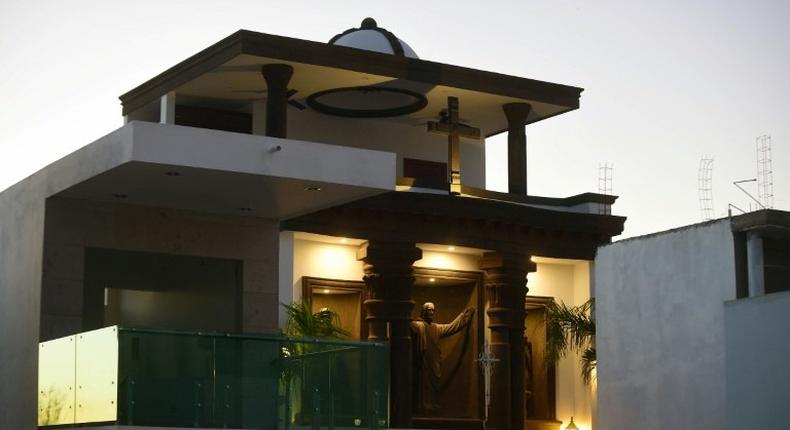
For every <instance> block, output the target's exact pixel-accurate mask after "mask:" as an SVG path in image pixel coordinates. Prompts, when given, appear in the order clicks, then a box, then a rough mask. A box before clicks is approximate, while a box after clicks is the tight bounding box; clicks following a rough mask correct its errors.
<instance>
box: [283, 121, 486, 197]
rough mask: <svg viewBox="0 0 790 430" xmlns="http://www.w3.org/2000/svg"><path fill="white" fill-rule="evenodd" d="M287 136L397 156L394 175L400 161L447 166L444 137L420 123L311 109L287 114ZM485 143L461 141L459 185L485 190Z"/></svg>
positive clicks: (445, 138)
mask: <svg viewBox="0 0 790 430" xmlns="http://www.w3.org/2000/svg"><path fill="white" fill-rule="evenodd" d="M288 123H289V127H288V137H289V138H291V139H299V140H306V141H313V142H321V143H331V144H335V145H344V146H352V147H356V148H365V149H375V150H379V151H387V152H394V153H396V154H397V174H398V176H403V159H404V158H416V159H420V160H428V161H436V162H440V163H447V136H444V135H441V134H436V133H428V132H427V130H426V125H425V124H424V123H423V122H419V121H418V122H417V123H414V124H409V123H403V122H401V123H396V122H393V121H388V120H376V119H369V118H363V119H355V118H342V117H334V116H329V115H323V114H320V113H317V112H314V111H312V110H310V109H307V110H304V111H296V110H294V109H292V110H289V111H288ZM485 177H486V174H485V142H484V141H483V140H480V141H474V140H469V139H461V183H462V184H464V185H469V186H473V187H478V188H485Z"/></svg>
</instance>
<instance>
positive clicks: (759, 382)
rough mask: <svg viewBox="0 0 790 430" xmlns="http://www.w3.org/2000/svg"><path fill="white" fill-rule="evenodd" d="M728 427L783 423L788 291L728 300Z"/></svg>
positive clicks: (789, 378) (747, 429)
mask: <svg viewBox="0 0 790 430" xmlns="http://www.w3.org/2000/svg"><path fill="white" fill-rule="evenodd" d="M724 327H725V330H726V350H727V360H726V369H727V370H726V375H727V407H726V411H727V412H726V417H727V427H726V428H727V429H729V430H752V429H769V428H780V427H782V426H787V421H788V420H787V407H788V405H790V394H788V389H789V388H788V387H790V370H789V369H788V357H790V292H781V293H774V294H768V295H765V296H761V297H751V298H747V299H739V300H734V301H730V302H727V303H726V304H725V306H724Z"/></svg>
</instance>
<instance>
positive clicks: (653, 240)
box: [595, 220, 757, 430]
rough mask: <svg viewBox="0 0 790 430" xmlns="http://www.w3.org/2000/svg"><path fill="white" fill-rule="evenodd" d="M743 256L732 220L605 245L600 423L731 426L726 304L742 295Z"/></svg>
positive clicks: (599, 301)
mask: <svg viewBox="0 0 790 430" xmlns="http://www.w3.org/2000/svg"><path fill="white" fill-rule="evenodd" d="M734 261H735V260H734V252H733V238H732V233H731V229H730V224H729V221H728V220H719V221H715V222H711V223H706V224H698V225H694V226H690V227H685V228H681V229H678V230H673V231H668V232H663V233H658V234H655V235H650V236H644V237H638V238H633V239H628V240H624V241H620V242H616V243H614V244H611V245H607V246H605V247H602V248H600V249H599V250H598V255H597V257H596V259H595V296H596V324H597V327H596V328H597V339H596V340H597V353H598V399H597V400H598V404H597V418H598V421H597V424H598V426H597V427H598V428H601V429H626V428H634V427H635V426H636V427H638V428H639V429H642V430H659V429H660V430H665V429H673V430H680V429H694V430H708V429H710V430H718V429H722V428H724V427H725V415H726V411H725V409H726V404H725V380H724V374H725V347H724V345H725V336H724V302H725V301H727V300H731V299H734V298H735V268H734ZM753 428H757V427H753Z"/></svg>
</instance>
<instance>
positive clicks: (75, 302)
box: [40, 198, 279, 339]
mask: <svg viewBox="0 0 790 430" xmlns="http://www.w3.org/2000/svg"><path fill="white" fill-rule="evenodd" d="M45 225H46V227H45V239H44V250H43V255H44V264H43V278H42V284H41V285H42V296H41V328H40V334H41V339H52V338H56V337H60V336H64V335H68V334H72V333H75V332H79V331H80V330H82V329H83V327H82V324H83V315H84V314H85V312H86V310H85V309H83V288H84V285H85V277H86V274H85V250H86V248H102V249H117V250H125V251H142V252H149V253H159V254H170V255H181V256H196V257H211V258H223V259H233V260H238V261H240V262H241V263H242V281H241V284H242V285H241V314H242V315H241V327H242V331H243V332H246V333H266V332H273V331H276V329H277V321H276V307H277V265H278V261H277V258H278V254H277V247H278V237H279V236H278V233H279V232H278V223H277V222H276V221H269V220H264V219H260V218H254V217H242V216H224V215H210V214H201V213H195V212H190V211H184V210H174V209H161V208H152V207H145V206H133V205H123V204H110V203H97V202H91V201H87V200H78V199H62V198H52V199H49V200H48V202H47V211H46V223H45ZM108 287H111V286H108ZM194 329H201V327H194Z"/></svg>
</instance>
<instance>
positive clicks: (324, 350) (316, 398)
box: [39, 327, 388, 429]
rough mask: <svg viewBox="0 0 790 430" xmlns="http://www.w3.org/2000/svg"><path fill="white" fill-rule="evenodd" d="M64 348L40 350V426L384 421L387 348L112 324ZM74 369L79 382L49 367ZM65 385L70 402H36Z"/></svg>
mask: <svg viewBox="0 0 790 430" xmlns="http://www.w3.org/2000/svg"><path fill="white" fill-rule="evenodd" d="M80 336H81V337H80ZM68 342H69V338H65V339H60V340H58V341H53V342H46V343H43V344H41V349H42V352H41V356H42V358H41V361H40V363H41V365H42V367H41V369H40V375H41V377H40V382H41V384H42V385H41V388H40V392H41V394H42V395H40V400H39V404H40V410H41V411H42V413H41V416H40V423H41V425H51V424H55V423H57V424H70V423H74V422H75V421H76V422H78V423H87V422H108V421H115V422H117V423H118V424H121V425H137V426H151V427H202V428H238V429H289V428H292V427H293V428H297V427H304V426H307V427H311V428H312V427H321V428H330V427H337V428H340V427H350V428H378V427H385V426H386V424H387V421H386V419H387V414H386V411H387V374H388V372H387V361H386V360H387V353H386V351H387V349H386V347H385V346H384V345H381V344H374V343H367V342H345V341H332V340H317V339H289V338H283V337H277V336H252V335H232V334H220V333H195V332H177V331H164V330H150V329H128V328H115V327H109V328H105V329H101V330H97V331H93V332H87V333H83V334H81V335H77V336H76V337H72V338H71V341H70V342H71V344H69V343H68ZM75 344H76V347H75V346H73V345H75ZM50 351H51V352H52V354H50ZM75 351H76V355H75ZM69 360H70V361H69ZM75 368H76V369H77V372H76V376H75V373H74V372H73V371H72V372H71V373H69V372H68V371H67V372H61V373H58V372H55V371H54V370H53V369H75ZM75 381H76V385H75ZM75 386H76V387H77V388H76V389H75V388H74V387H75ZM49 387H54V388H52V389H50V388H49ZM69 387H71V389H72V390H71V392H72V393H73V392H74V391H75V390H76V392H77V396H76V397H74V396H73V395H72V397H71V398H65V397H64V399H62V400H58V402H56V403H57V408H56V407H52V406H50V404H52V401H50V400H48V399H47V398H46V397H45V396H43V394H44V393H47V392H49V391H55V392H59V391H63V390H65V392H66V393H68V391H69ZM108 387H109V388H108ZM47 390H49V391H47ZM58 399H60V397H58ZM47 402H49V403H47ZM75 402H76V405H78V406H77V409H79V405H81V407H82V411H79V410H78V411H77V413H78V414H79V416H78V420H75V419H74V412H71V414H72V415H71V418H69V415H68V413H69V412H68V411H69V409H68V405H69V404H71V405H72V409H71V411H74V406H73V405H75ZM61 404H62V405H63V406H60V405H61ZM108 405H109V407H108ZM113 405H115V406H116V407H113ZM56 409H57V410H56ZM45 411H46V412H47V413H44V412H45Z"/></svg>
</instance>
